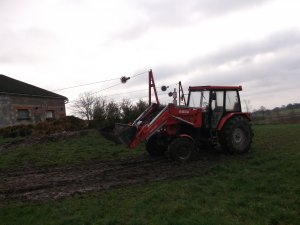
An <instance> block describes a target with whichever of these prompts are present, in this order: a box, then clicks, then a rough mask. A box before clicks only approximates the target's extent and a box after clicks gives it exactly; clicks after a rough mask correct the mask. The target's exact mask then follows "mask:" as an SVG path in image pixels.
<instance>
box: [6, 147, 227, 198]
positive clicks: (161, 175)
mask: <svg viewBox="0 0 300 225" xmlns="http://www.w3.org/2000/svg"><path fill="white" fill-rule="evenodd" d="M221 158H224V156H222V155H220V154H217V153H208V152H203V153H200V154H198V155H197V157H196V159H194V160H192V161H191V162H189V163H185V164H179V163H176V162H172V161H170V160H168V159H166V158H165V157H161V158H151V157H150V156H148V155H147V154H146V153H145V154H143V155H141V156H138V157H130V158H125V159H124V158H123V159H119V160H111V161H101V162H99V161H98V162H93V163H89V164H84V165H78V166H64V167H52V168H40V169H36V168H35V169H34V168H22V169H19V170H15V171H10V172H0V178H1V183H0V202H5V201H7V200H18V201H45V200H49V199H61V198H64V197H68V196H72V195H75V194H81V193H86V192H99V191H103V190H108V189H111V188H126V187H128V186H132V185H140V184H146V183H148V182H152V181H160V180H171V179H178V178H183V177H192V176H201V174H203V173H205V172H206V171H208V170H209V169H210V168H211V167H212V166H213V165H215V164H216V163H219V161H220V160H221Z"/></svg>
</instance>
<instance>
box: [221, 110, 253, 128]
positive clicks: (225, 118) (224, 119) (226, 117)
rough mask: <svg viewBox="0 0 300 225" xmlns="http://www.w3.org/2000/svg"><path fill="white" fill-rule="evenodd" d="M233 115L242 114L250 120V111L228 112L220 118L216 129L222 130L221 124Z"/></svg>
mask: <svg viewBox="0 0 300 225" xmlns="http://www.w3.org/2000/svg"><path fill="white" fill-rule="evenodd" d="M234 116H243V117H245V118H246V119H247V120H249V121H251V116H250V113H243V112H234V113H229V114H227V115H226V116H224V117H223V118H222V119H221V121H220V123H219V125H218V127H217V130H218V131H220V130H222V128H223V126H224V125H225V123H226V122H227V121H228V120H229V119H231V118H232V117H234Z"/></svg>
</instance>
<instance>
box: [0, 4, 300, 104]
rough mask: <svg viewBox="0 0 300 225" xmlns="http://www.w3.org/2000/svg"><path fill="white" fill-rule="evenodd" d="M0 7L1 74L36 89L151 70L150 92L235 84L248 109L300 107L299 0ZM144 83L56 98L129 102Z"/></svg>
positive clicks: (131, 82)
mask: <svg viewBox="0 0 300 225" xmlns="http://www.w3.org/2000/svg"><path fill="white" fill-rule="evenodd" d="M0 10H1V13H0V28H1V29H0V74H4V75H7V76H10V77H12V78H15V79H18V80H21V81H24V82H27V83H30V84H33V85H36V86H39V87H41V88H45V89H48V90H57V89H60V88H65V87H71V86H76V85H81V84H86V83H92V82H97V81H102V80H107V79H112V78H118V77H121V76H124V75H126V76H132V75H134V74H138V73H141V72H144V71H147V70H149V69H150V68H152V70H153V73H154V78H155V80H156V83H157V86H158V87H160V86H161V85H168V86H170V89H172V88H174V87H175V86H174V84H176V82H178V81H179V80H181V81H182V82H183V86H184V89H185V90H186V89H187V88H188V86H193V85H242V86H243V92H242V93H241V94H242V98H243V99H247V100H250V101H251V105H252V107H253V109H258V108H259V107H260V106H262V105H263V106H265V107H267V108H274V107H276V106H281V105H286V104H288V103H296V102H300V98H299V96H300V88H299V85H300V22H299V21H300V13H299V12H300V1H296V0H251V1H250V0H222V1H220V0H110V1H97V0H0ZM147 82H148V81H147V75H146V74H143V75H140V76H137V77H135V78H132V79H131V80H129V81H128V82H127V83H126V84H123V85H121V84H120V85H117V86H115V87H113V88H110V89H107V90H105V91H101V90H103V89H106V88H107V87H110V86H113V85H116V84H118V83H119V81H118V80H114V81H110V82H105V83H97V84H94V85H88V86H82V87H78V88H73V89H67V90H62V91H57V93H58V94H62V95H65V96H66V97H68V98H69V100H70V101H73V100H74V99H76V98H77V97H78V95H79V94H80V93H83V92H88V91H89V92H93V93H95V94H97V95H103V96H104V95H106V96H107V97H108V98H109V99H114V100H115V101H120V100H121V99H122V98H123V97H127V98H128V97H130V98H132V99H133V100H134V101H135V100H137V99H139V98H141V97H145V96H147ZM129 92H130V93H129ZM159 93H160V96H159V97H160V98H161V100H162V101H163V102H168V101H171V99H169V98H168V97H166V96H167V94H166V93H162V92H161V91H160V92H159ZM70 104H71V103H70Z"/></svg>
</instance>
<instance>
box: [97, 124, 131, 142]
mask: <svg viewBox="0 0 300 225" xmlns="http://www.w3.org/2000/svg"><path fill="white" fill-rule="evenodd" d="M99 132H100V133H101V134H102V135H103V136H104V137H105V138H107V139H108V140H111V141H113V142H115V143H117V144H124V145H127V146H129V145H130V143H131V141H132V140H133V139H134V137H135V135H136V133H137V129H136V127H135V126H132V125H128V124H121V123H116V124H114V125H110V126H107V127H104V128H102V129H100V130H99Z"/></svg>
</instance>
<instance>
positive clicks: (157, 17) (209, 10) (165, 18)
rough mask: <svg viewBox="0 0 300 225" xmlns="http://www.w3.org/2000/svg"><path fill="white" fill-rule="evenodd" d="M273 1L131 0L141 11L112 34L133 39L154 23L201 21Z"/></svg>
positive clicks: (174, 23) (172, 23)
mask: <svg viewBox="0 0 300 225" xmlns="http://www.w3.org/2000/svg"><path fill="white" fill-rule="evenodd" d="M269 1H272V0H252V1H248V0H223V1H219V0H185V1H182V0H164V1H158V0H156V1H153V0H144V1H131V4H132V5H133V6H135V7H136V8H137V9H138V10H139V11H141V12H142V15H143V17H140V18H139V19H138V21H137V24H136V25H134V26H132V27H131V28H129V29H125V30H123V31H120V32H117V33H115V34H114V35H113V38H116V39H122V40H123V39H125V40H128V39H136V38H138V37H139V36H141V35H143V34H145V33H147V32H148V31H149V30H150V29H151V28H153V27H157V26H166V27H172V26H182V25H187V24H189V23H195V18H197V22H198V23H199V22H200V23H201V21H202V18H204V17H205V20H207V19H209V17H218V16H222V15H224V14H228V13H231V12H234V11H237V10H240V9H243V8H249V7H257V6H259V5H262V4H264V3H266V2H269Z"/></svg>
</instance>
